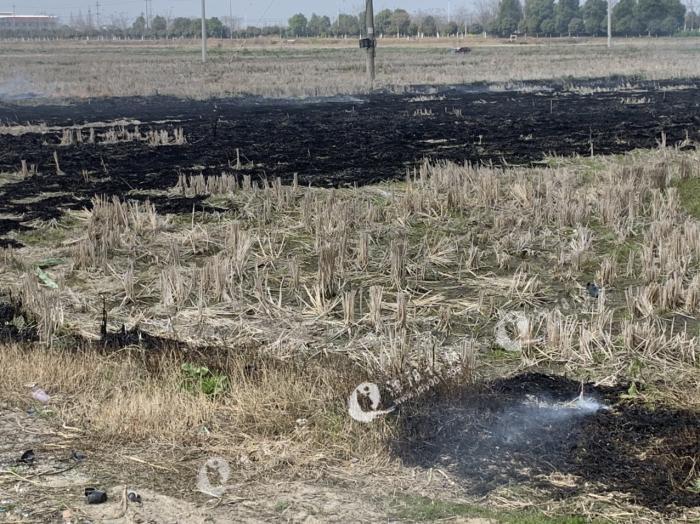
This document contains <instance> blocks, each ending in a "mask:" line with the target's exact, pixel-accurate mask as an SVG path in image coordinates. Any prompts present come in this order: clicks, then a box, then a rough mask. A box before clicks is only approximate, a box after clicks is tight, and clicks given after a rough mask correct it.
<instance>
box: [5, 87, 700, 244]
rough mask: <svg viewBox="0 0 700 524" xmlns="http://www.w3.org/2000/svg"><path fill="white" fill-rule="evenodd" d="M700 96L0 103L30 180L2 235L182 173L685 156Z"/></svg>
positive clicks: (179, 203) (393, 169)
mask: <svg viewBox="0 0 700 524" xmlns="http://www.w3.org/2000/svg"><path fill="white" fill-rule="evenodd" d="M697 93H698V82H697V81H696V80H683V81H663V82H635V83H634V84H633V85H632V84H630V83H628V82H626V81H620V80H617V81H614V82H612V81H597V82H588V83H583V84H581V83H579V84H577V85H576V86H570V85H569V86H565V85H563V84H558V85H557V84H550V85H544V84H542V83H537V84H535V83H530V84H520V85H519V86H518V87H517V89H515V90H496V89H494V88H491V89H489V88H486V87H484V86H466V87H455V88H441V89H433V88H417V89H414V90H412V92H411V93H406V94H401V95H397V94H389V93H377V94H373V95H370V96H366V97H358V98H351V97H338V98H331V99H309V100H306V101H290V100H286V101H282V100H276V101H275V100H265V99H253V98H238V99H225V100H210V101H192V100H182V99H175V98H167V97H150V98H114V99H100V100H91V101H86V102H80V103H75V104H69V105H51V106H49V105H26V104H18V103H16V102H11V103H0V133H1V134H0V172H4V173H17V172H19V171H20V170H21V165H22V161H25V162H26V165H27V166H28V167H27V170H29V171H28V172H29V174H30V175H31V176H24V177H23V179H21V180H14V181H4V182H5V183H4V184H2V185H0V213H2V214H3V215H4V217H3V218H2V219H1V220H0V234H5V233H7V232H9V231H11V230H15V229H18V228H20V227H21V223H22V222H26V221H30V220H33V219H37V218H40V219H44V220H46V219H51V218H57V217H58V216H59V215H60V213H61V209H63V208H73V209H75V208H82V207H89V201H90V198H91V197H92V196H93V195H95V194H104V195H114V194H116V195H122V194H125V193H127V192H129V191H132V192H134V193H135V194H134V195H133V196H134V198H145V197H143V196H141V197H140V196H139V195H138V194H137V193H138V192H139V191H145V190H150V189H169V188H172V187H173V186H174V185H175V184H176V182H177V180H178V176H179V175H181V174H186V175H192V174H204V175H219V174H221V173H222V172H228V173H231V172H236V173H238V174H240V175H241V176H243V175H250V176H251V178H252V179H253V180H255V179H259V178H264V177H267V178H268V179H271V180H272V179H275V178H277V177H279V178H281V179H282V181H283V182H285V183H287V182H290V181H291V180H292V179H293V178H294V177H295V175H296V176H297V177H298V180H299V183H300V184H302V185H307V184H311V185H316V186H351V185H355V184H359V185H362V184H368V183H373V182H377V181H382V180H389V179H396V178H400V177H402V176H404V174H405V172H406V169H407V167H410V166H413V165H415V164H416V163H417V162H420V161H421V160H422V159H424V158H430V159H435V160H452V161H457V162H464V161H468V162H473V163H484V164H496V165H500V164H504V165H532V164H537V163H538V162H542V161H543V160H544V159H545V158H546V156H547V155H574V154H579V155H590V154H591V153H594V154H596V155H599V154H600V155H604V154H612V153H620V152H625V151H629V150H632V149H636V148H651V147H655V146H657V145H658V144H659V143H661V142H663V141H664V140H665V142H666V144H668V145H676V144H682V145H683V146H684V147H692V146H691V145H690V143H691V142H692V141H693V140H696V139H698V137H699V129H700V103H699V102H698V98H697ZM69 128H72V130H71V131H70V133H72V134H70V135H69V139H68V140H67V139H66V130H67V129H69ZM90 129H92V131H90ZM163 131H165V132H167V133H173V134H175V132H176V131H178V132H181V133H183V136H184V140H182V142H181V143H178V144H169V145H154V144H153V143H149V142H148V141H147V140H145V139H142V138H141V134H140V133H144V132H145V133H153V132H158V133H160V132H163ZM78 132H79V133H80V137H79V139H78V140H75V136H76V135H75V134H76V133H78ZM90 132H92V133H94V134H93V139H92V140H88V135H89V133H90ZM134 134H138V137H139V138H136V139H135V138H134V137H133V135H134ZM57 160H58V166H57V165H56V161H57ZM150 199H151V201H154V202H155V204H156V206H157V208H158V209H159V211H163V212H178V211H182V212H185V211H191V210H192V207H193V205H194V206H196V205H198V204H199V203H200V202H201V199H198V198H195V199H191V198H184V197H183V198H180V199H177V198H167V199H164V198H159V197H153V196H152V195H151V196H150ZM5 243H7V241H5Z"/></svg>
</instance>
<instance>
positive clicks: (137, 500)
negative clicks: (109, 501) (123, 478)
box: [126, 490, 141, 504]
mask: <svg viewBox="0 0 700 524" xmlns="http://www.w3.org/2000/svg"><path fill="white" fill-rule="evenodd" d="M126 498H127V499H129V502H133V503H134V504H141V495H139V494H138V493H136V492H135V491H133V490H129V492H128V493H127V494H126Z"/></svg>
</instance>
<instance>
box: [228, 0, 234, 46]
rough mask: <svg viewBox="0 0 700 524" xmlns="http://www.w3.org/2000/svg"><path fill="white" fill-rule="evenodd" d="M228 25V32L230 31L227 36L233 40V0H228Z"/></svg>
mask: <svg viewBox="0 0 700 524" xmlns="http://www.w3.org/2000/svg"><path fill="white" fill-rule="evenodd" d="M228 25H229V26H230V28H229V32H230V33H231V34H230V35H229V36H230V37H231V40H233V0H228Z"/></svg>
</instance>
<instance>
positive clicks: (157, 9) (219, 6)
mask: <svg viewBox="0 0 700 524" xmlns="http://www.w3.org/2000/svg"><path fill="white" fill-rule="evenodd" d="M97 1H98V0H0V12H3V11H7V12H11V11H12V5H13V4H15V10H16V12H17V14H25V15H26V14H35V13H46V14H53V15H57V16H61V17H65V18H66V19H67V18H68V17H69V16H70V14H71V13H73V14H76V15H77V14H78V12H82V13H83V14H84V15H87V12H88V9H91V11H92V13H93V15H94V14H95V12H96V4H97ZM229 1H230V4H231V7H232V8H233V16H235V17H240V18H244V17H247V20H248V21H249V23H251V24H253V23H256V25H257V24H258V23H259V22H260V21H261V20H266V21H267V22H268V23H274V22H276V21H279V20H284V21H286V20H287V19H288V18H289V17H290V16H291V15H293V14H294V13H298V12H302V13H305V14H307V15H310V14H311V13H312V12H315V13H318V14H325V15H328V16H330V17H331V18H334V17H335V16H336V13H337V12H338V8H340V10H341V12H346V13H357V12H359V11H360V10H362V9H363V8H364V0H296V1H291V0H257V1H251V0H207V16H219V17H221V16H228V14H229ZM471 1H473V0H467V1H465V0H452V1H451V2H449V3H450V4H451V7H452V9H453V10H456V9H457V8H459V7H463V6H465V5H467V4H470V3H471ZM99 2H100V13H101V15H103V16H104V17H106V21H108V20H109V16H110V15H111V14H114V13H126V14H127V15H129V16H134V17H136V16H138V15H139V14H140V13H141V12H143V11H145V9H146V0H99ZM447 4H448V1H447V0H438V1H432V2H431V1H419V0H374V9H375V11H378V10H381V9H385V8H391V9H394V8H397V7H403V8H404V9H407V10H409V11H418V10H423V11H430V10H440V11H442V12H446V11H447ZM151 5H152V6H153V9H152V12H153V13H154V14H163V15H168V14H170V16H195V15H197V14H198V13H199V12H200V9H201V1H200V0H152V2H151ZM259 25H262V24H259Z"/></svg>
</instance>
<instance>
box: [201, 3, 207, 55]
mask: <svg viewBox="0 0 700 524" xmlns="http://www.w3.org/2000/svg"><path fill="white" fill-rule="evenodd" d="M205 4H206V0H202V63H203V64H206V63H207V13H206V6H205Z"/></svg>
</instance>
